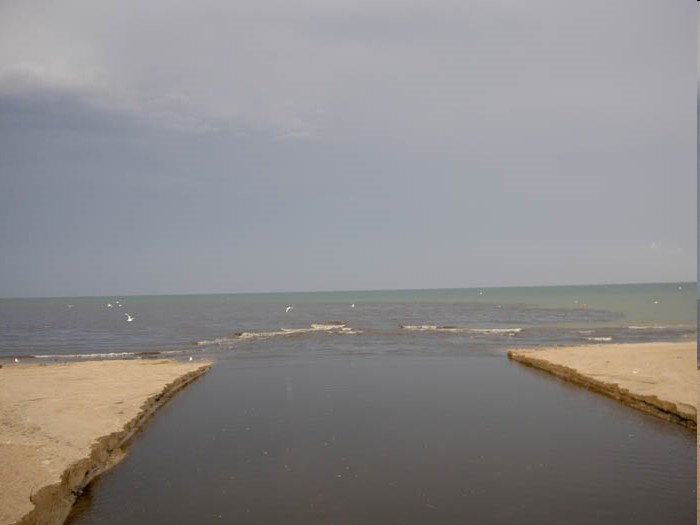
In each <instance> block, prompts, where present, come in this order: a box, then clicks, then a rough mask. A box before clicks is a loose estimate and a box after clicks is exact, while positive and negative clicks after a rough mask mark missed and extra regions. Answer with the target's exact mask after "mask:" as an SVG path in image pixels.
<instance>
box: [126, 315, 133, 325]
mask: <svg viewBox="0 0 700 525" xmlns="http://www.w3.org/2000/svg"><path fill="white" fill-rule="evenodd" d="M124 315H125V316H126V322H127V323H130V322H131V321H133V320H134V318H133V317H131V316H130V315H129V314H124Z"/></svg>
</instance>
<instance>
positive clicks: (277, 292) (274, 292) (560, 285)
mask: <svg viewBox="0 0 700 525" xmlns="http://www.w3.org/2000/svg"><path fill="white" fill-rule="evenodd" d="M663 284H678V285H681V284H687V285H691V286H692V285H695V286H696V287H697V281H657V282H607V283H570V284H565V283H558V284H523V285H514V286H511V285H493V286H464V287H462V286H460V287H439V288H372V289H353V290H330V289H329V290H285V291H282V290H266V291H250V292H235V291H222V292H197V291H191V292H183V293H161V294H148V293H143V294H139V293H137V294H120V293H111V294H103V295H52V296H43V295H27V296H17V297H4V296H3V297H0V300H4V299H7V300H13V299H20V300H21V299H91V298H95V299H97V298H110V297H114V298H118V297H161V296H163V297H167V296H189V295H193V296H194V295H287V294H289V295H294V294H299V295H303V294H323V293H329V294H332V293H339V294H344V293H348V294H350V293H358V294H359V293H374V292H422V291H432V290H436V291H437V290H445V291H447V290H497V289H511V288H513V289H517V288H524V289H525V288H575V287H582V288H585V287H591V286H634V285H663ZM696 291H698V290H697V289H696ZM698 293H699V294H700V291H698ZM698 299H700V296H699V297H698Z"/></svg>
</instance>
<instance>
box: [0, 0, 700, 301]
mask: <svg viewBox="0 0 700 525" xmlns="http://www.w3.org/2000/svg"><path fill="white" fill-rule="evenodd" d="M690 9H691V7H690V6H688V5H685V4H683V3H680V2H678V3H666V4H664V5H661V4H660V3H659V2H656V1H651V0H649V1H642V2H640V1H635V2H632V1H631V0H619V1H616V2H613V3H611V2H603V1H602V0H600V1H594V2H587V3H585V4H584V3H579V4H573V3H565V4H563V3H561V2H555V1H554V0H540V1H538V2H535V3H528V4H523V3H522V2H515V1H507V0H501V1H498V2H484V1H477V0H473V1H469V2H451V1H441V2H437V3H435V2H430V3H429V2H420V1H409V2H405V1H404V2H394V1H388V0H386V1H381V2H364V1H336V2H327V1H323V2H322V1H310V0H309V1H301V0H299V1H294V2H281V1H280V2H267V3H265V4H263V5H261V4H259V3H253V2H235V3H233V4H228V3H223V2H216V1H213V0H207V1H204V2H198V3H196V4H193V3H191V2H184V1H181V2H168V3H160V2H149V3H148V5H142V4H136V3H128V2H127V3H124V2H101V3H100V4H99V5H97V4H95V3H93V2H86V1H68V2H63V3H61V4H60V5H59V4H49V3H42V2H25V3H4V4H2V5H1V6H0V188H1V189H2V195H1V196H0V204H1V206H0V219H2V224H3V226H0V243H1V244H2V245H3V246H5V247H7V248H8V249H7V250H3V254H2V256H1V258H0V263H1V264H2V267H3V271H2V272H1V274H0V275H1V276H0V295H22V294H39V295H42V294H46V295H53V294H73V293H86V294H89V293H115V292H132V293H133V292H168V291H236V290H241V291H245V290H272V289H328V288H348V287H349V288H358V287H359V288H373V287H422V286H468V285H481V284H483V283H486V284H533V283H536V282H545V283H551V282H596V281H605V282H611V281H635V280H642V281H644V280H673V279H694V276H695V264H696V247H697V242H696V225H697V218H696V191H695V188H696V182H695V179H696V175H695V159H696V155H695V149H696V140H695V138H694V137H695V135H694V134H695V132H696V125H695V123H694V121H693V113H692V104H695V103H696V98H697V89H696V90H693V85H694V83H693V82H694V81H693V80H691V78H696V72H695V59H694V58H693V57H694V55H695V49H694V47H693V46H694V44H693V42H694V38H695V37H694V35H695V31H696V27H695V24H696V22H694V21H693V19H692V16H690V15H691V14H692V13H691V12H690ZM691 75H692V76H691ZM695 85H697V83H695ZM652 243H655V246H657V249H655V250H650V249H649V246H650V245H652ZM282 261H284V263H282ZM606 261H608V262H609V264H608V263H606ZM76 268H78V269H80V271H78V272H76V271H75V270H74V269H76ZM37 276H43V277H41V278H37Z"/></svg>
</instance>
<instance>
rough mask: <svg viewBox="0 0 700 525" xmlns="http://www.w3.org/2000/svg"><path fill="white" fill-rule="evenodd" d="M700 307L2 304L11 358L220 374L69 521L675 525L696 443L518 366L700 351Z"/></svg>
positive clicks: (691, 499) (440, 294)
mask: <svg viewBox="0 0 700 525" xmlns="http://www.w3.org/2000/svg"><path fill="white" fill-rule="evenodd" d="M108 303H109V304H111V305H112V306H111V307H108V306H107V305H108ZM353 304H354V307H353V306H352V305H353ZM288 306H292V309H290V310H289V311H288V312H287V311H286V310H287V307H288ZM696 309H697V302H696V285H695V283H673V284H651V285H649V284H645V285H616V286H575V287H546V288H544V287H540V288H498V289H493V288H491V289H488V288H485V289H468V290H421V291H394V292H335V293H310V294H258V295H209V296H178V297H174V296H168V297H108V298H71V299H31V300H2V301H0V323H1V324H0V360H4V361H9V360H13V359H14V358H15V357H17V358H18V359H20V360H22V361H32V362H52V361H56V360H77V359H84V358H85V357H86V356H88V357H89V358H102V359H109V358H115V357H124V356H127V357H134V358H147V357H151V356H153V355H155V356H169V357H174V358H181V359H187V358H189V357H190V356H192V357H193V358H194V359H204V358H206V359H213V360H214V366H213V368H212V370H211V371H210V372H209V373H208V374H207V375H205V376H204V377H202V378H201V379H199V380H198V381H196V382H195V383H194V384H192V385H191V386H190V387H188V388H187V389H186V390H185V391H183V392H182V393H180V394H179V395H178V396H176V398H175V399H174V400H172V401H171V402H170V403H169V404H168V405H167V406H166V407H164V409H162V410H161V411H159V412H158V413H157V414H156V416H155V418H154V419H153V421H152V422H151V423H150V424H149V425H148V428H147V431H146V432H143V433H142V434H140V435H139V436H138V438H137V439H135V440H134V442H133V443H132V445H131V447H130V452H129V455H128V456H127V458H126V459H125V460H124V462H123V463H122V464H121V465H119V466H118V467H117V468H115V469H114V470H112V471H110V472H109V473H107V474H106V475H104V476H103V477H101V478H100V479H99V480H98V481H97V482H96V483H95V484H94V485H93V486H92V488H91V489H90V490H89V491H88V492H87V494H86V495H85V496H84V497H83V498H82V499H81V500H80V501H79V504H78V505H77V507H76V509H75V511H74V513H73V515H72V517H71V519H70V522H71V523H81V524H89V523H144V524H145V523H149V524H150V523H210V522H211V523H214V522H216V523H222V522H227V523H264V524H268V523H299V524H302V523H303V524H309V523H336V524H340V523H348V524H349V523H363V524H364V523H368V524H372V523H377V524H379V523H382V524H384V523H494V524H496V523H517V524H528V523H532V524H535V523H537V524H541V523H567V524H576V523H616V524H622V523H634V524H647V523H648V524H652V523H654V524H656V523H679V524H680V523H691V522H692V520H694V519H695V518H694V516H695V479H696V473H695V435H694V434H692V433H690V432H689V431H687V430H685V429H683V428H680V427H676V426H674V425H671V424H668V423H665V422H663V421H657V420H656V419H655V418H653V417H650V416H647V415H644V414H640V413H637V412H636V411H634V410H630V409H628V408H626V407H623V406H620V405H619V404H617V403H615V402H614V401H611V400H608V399H606V398H604V397H602V396H599V395H595V394H593V393H590V392H588V391H586V390H584V389H581V388H578V387H575V386H572V385H569V384H567V383H565V382H562V381H560V380H557V379H556V378H553V377H550V376H548V375H546V374H543V373H540V372H537V371H535V370H532V369H528V368H525V367H523V366H521V365H519V364H517V363H513V362H510V361H508V359H507V358H506V357H505V352H506V350H507V349H508V348H512V347H535V346H543V345H571V344H590V343H592V342H595V343H601V344H606V343H620V342H643V341H673V340H694V339H695V338H696V337H697V321H696V319H697V318H696ZM127 314H128V316H127ZM128 317H133V321H131V322H128V321H127V318H128ZM693 365H694V363H689V366H693Z"/></svg>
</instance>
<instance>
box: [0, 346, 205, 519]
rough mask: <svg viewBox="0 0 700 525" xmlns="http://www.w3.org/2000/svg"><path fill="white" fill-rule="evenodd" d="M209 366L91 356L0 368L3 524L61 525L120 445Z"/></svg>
mask: <svg viewBox="0 0 700 525" xmlns="http://www.w3.org/2000/svg"><path fill="white" fill-rule="evenodd" d="M210 366H211V365H210V363H201V362H199V363H196V362H195V363H178V362H175V361H164V360H133V361H91V362H80V363H68V364H51V365H35V364H32V365H24V364H18V365H5V366H4V367H2V368H0V524H10V523H22V524H25V523H62V522H63V520H64V519H65V516H67V513H68V511H69V510H70V507H71V506H72V504H73V502H74V501H75V498H76V495H77V494H79V493H80V490H81V489H82V488H83V487H85V486H86V485H87V484H88V483H89V481H90V480H91V479H93V478H94V477H95V476H97V475H98V474H99V473H101V472H103V471H104V470H106V469H107V468H109V467H110V466H112V465H114V464H115V463H116V462H117V461H119V459H120V458H121V457H122V456H123V452H122V450H121V446H122V445H124V443H125V442H126V440H128V439H129V437H131V436H132V435H133V433H134V432H135V431H136V430H138V429H139V428H140V427H141V425H143V423H144V422H145V421H146V420H147V419H148V417H149V416H150V415H151V414H152V413H153V412H154V411H155V410H156V409H157V408H158V407H159V406H161V405H162V404H163V403H165V402H166V401H167V400H168V399H169V398H170V397H171V396H172V395H173V394H174V393H175V392H177V391H178V390H179V389H180V388H182V387H184V386H185V385H187V384H188V383H189V382H191V381H192V380H194V379H196V378H197V377H199V376H200V375H201V374H203V373H204V372H206V371H207V370H208V369H209V367H210Z"/></svg>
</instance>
